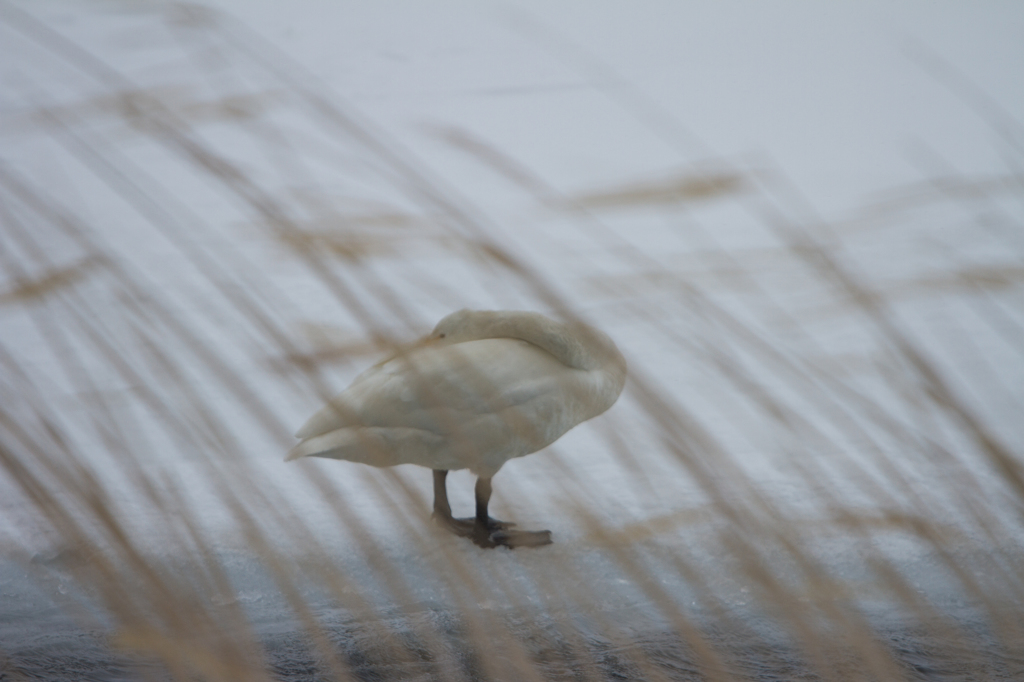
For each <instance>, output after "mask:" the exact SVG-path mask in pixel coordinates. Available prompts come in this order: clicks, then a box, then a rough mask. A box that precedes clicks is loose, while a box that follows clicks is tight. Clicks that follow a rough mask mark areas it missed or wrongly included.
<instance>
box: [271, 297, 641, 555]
mask: <svg viewBox="0 0 1024 682" xmlns="http://www.w3.org/2000/svg"><path fill="white" fill-rule="evenodd" d="M625 380H626V361H625V359H624V358H623V357H622V354H621V353H620V352H619V349H618V348H616V347H615V344H614V343H613V342H612V340H611V339H610V338H608V336H607V335H605V334H604V333H602V332H600V331H598V330H596V329H594V328H592V327H589V326H587V325H585V324H582V323H580V322H573V323H569V324H561V323H558V322H555V321H554V320H550V319H548V318H547V317H544V316H543V315H540V314H538V313H532V312H519V311H482V310H460V311H458V312H455V313H452V314H451V315H448V316H447V317H445V318H444V319H443V320H441V321H440V322H438V324H437V326H436V327H435V328H434V331H433V332H431V333H430V335H429V336H427V337H426V338H424V339H423V340H421V341H420V342H419V343H417V344H416V345H415V346H413V347H412V348H411V349H409V350H407V351H405V352H402V353H400V354H398V355H396V356H394V357H392V358H389V359H387V360H385V361H383V362H381V363H379V364H377V365H375V366H374V367H371V368H370V369H368V370H366V371H365V372H363V373H362V374H360V375H359V376H358V377H356V379H355V380H354V381H353V382H352V385H351V386H349V387H348V388H347V389H346V390H345V391H344V392H342V393H341V394H340V395H338V396H336V397H334V398H332V399H331V401H330V402H329V403H328V404H327V405H326V406H325V407H324V408H323V409H321V410H320V411H319V412H317V413H316V414H315V415H313V416H312V417H311V418H310V419H309V421H307V422H306V423H305V425H304V426H303V427H302V428H301V429H299V431H298V433H296V434H295V435H296V437H297V438H301V439H302V441H301V442H300V443H299V444H298V445H296V446H295V447H294V448H293V449H292V450H291V451H290V452H289V453H288V456H287V459H288V460H293V459H298V458H300V457H330V458H333V459H344V460H349V461H352V462H363V463H365V464H372V465H374V466H380V467H384V466H393V465H396V464H419V465H421V466H425V467H430V468H431V469H433V470H434V518H435V520H437V521H438V522H439V523H440V524H441V525H443V526H444V527H445V528H447V529H448V530H450V531H452V532H454V533H456V534H458V535H461V536H464V537H469V538H472V539H473V541H474V542H475V543H476V544H477V545H479V546H481V547H495V546H497V545H504V546H508V547H518V546H536V545H545V544H549V543H550V542H551V532H550V531H536V532H528V531H512V530H509V526H512V525H514V524H507V523H503V522H501V521H496V520H495V519H492V518H490V516H488V514H487V504H488V501H489V500H490V496H491V478H492V477H493V476H494V475H495V474H496V473H497V472H498V470H499V469H500V468H501V466H502V465H503V464H504V463H505V462H506V461H507V460H509V459H512V458H513V457H522V456H523V455H528V454H530V453H532V452H536V451H538V450H540V449H541V448H544V447H546V446H547V445H550V444H551V443H553V442H555V441H556V440H557V439H558V438H559V437H561V435H562V434H564V433H565V432H566V431H568V430H569V429H571V428H572V427H574V426H576V425H577V424H579V423H581V422H584V421H586V420H588V419H590V418H592V417H596V416H597V415H599V414H601V413H602V412H604V411H605V410H607V409H608V408H609V407H611V406H612V404H613V403H614V402H615V400H616V399H617V398H618V397H619V394H620V393H621V392H622V386H623V384H624V383H625ZM450 469H469V470H470V471H472V472H473V473H475V474H476V475H477V477H478V478H477V483H476V517H475V518H473V519H455V518H452V513H451V507H450V506H449V504H448V496H447V490H446V488H445V477H446V476H447V475H448V471H449V470H450Z"/></svg>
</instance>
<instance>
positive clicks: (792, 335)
mask: <svg viewBox="0 0 1024 682" xmlns="http://www.w3.org/2000/svg"><path fill="white" fill-rule="evenodd" d="M0 19H2V21H3V28H4V30H5V31H6V32H7V35H12V36H14V35H16V36H18V37H19V40H22V41H23V43H24V44H23V45H21V47H19V49H21V50H23V51H24V54H25V55H26V61H25V62H24V63H22V64H20V65H19V67H18V68H21V69H29V66H27V64H29V63H32V64H34V66H33V67H31V68H33V69H39V71H38V73H42V72H43V69H44V68H49V69H53V73H54V74H56V75H55V77H54V80H53V84H52V87H51V84H50V83H49V82H48V81H46V80H45V79H34V78H32V77H31V76H32V74H33V73H36V72H34V71H27V70H26V71H24V72H22V73H21V77H20V78H11V83H12V92H16V93H17V95H16V96H15V95H11V96H10V97H11V98H12V99H13V100H15V101H17V102H18V103H19V105H20V106H18V107H13V108H11V109H10V111H9V112H8V113H5V115H4V120H3V121H0V135H3V136H4V139H5V140H7V141H8V142H10V146H9V152H8V153H6V154H5V155H4V158H3V161H2V162H0V224H2V226H3V227H2V230H0V264H2V265H0V267H2V272H3V278H4V279H3V281H2V282H0V315H2V318H0V324H2V325H3V333H2V335H0V367H2V369H0V395H2V399H0V467H2V471H3V478H2V479H0V483H2V485H3V488H2V490H3V491H4V502H3V505H4V507H3V509H4V514H5V515H6V517H7V518H8V519H9V523H8V524H7V528H6V529H4V531H3V533H4V534H3V535H0V540H2V542H3V555H4V557H5V560H6V561H8V565H17V566H19V567H21V569H22V570H24V571H25V573H26V575H28V576H29V577H30V579H31V580H32V581H33V582H34V583H35V584H36V585H37V586H38V590H39V591H40V593H41V594H44V595H45V596H46V598H47V599H52V600H53V601H55V602H56V603H57V604H59V606H60V608H61V609H62V611H61V612H62V613H64V614H67V615H68V616H69V617H71V618H73V619H74V623H75V624H76V628H77V629H73V630H66V629H65V630H60V629H59V628H57V629H56V630H54V633H55V634H53V635H52V637H51V638H47V637H38V636H37V637H36V638H35V639H32V638H30V637H29V635H30V634H31V633H32V632H34V628H35V627H36V626H34V625H33V618H36V619H37V620H38V621H39V622H40V623H43V624H44V626H43V627H44V629H45V627H49V626H51V625H47V624H54V623H60V622H62V621H60V620H59V619H58V618H56V617H53V616H48V615H46V613H36V612H32V611H31V610H30V609H29V610H27V611H19V610H18V609H20V608H22V606H21V605H22V604H23V601H19V600H18V599H15V598H14V597H16V596H18V595H14V594H13V593H10V594H5V597H7V596H10V597H11V600H10V601H9V604H10V606H8V607H6V608H8V609H10V610H9V611H8V613H9V614H10V615H9V616H2V614H0V628H3V632H4V633H5V635H6V636H7V637H9V638H11V641H7V642H4V643H3V645H2V648H3V649H4V653H5V655H6V656H7V660H6V662H2V663H0V665H2V666H3V667H0V677H4V676H6V677H8V678H10V679H39V678H44V679H114V678H126V677H131V678H147V679H148V678H154V679H164V678H166V677H168V676H169V677H170V678H172V679H181V680H192V679H209V680H232V679H238V680H258V679H392V678H396V679H398V678H400V679H444V680H459V679H516V680H542V679H579V680H598V679H624V678H625V679H645V680H676V679H710V680H731V679H822V680H848V679H850V680H853V679H877V680H895V679H932V678H935V677H940V676H941V677H943V679H981V678H993V679H996V678H1011V677H1014V676H1019V675H1021V674H1024V660H1022V659H1021V656H1020V652H1021V651H1022V650H1024V632H1022V626H1024V622H1022V619H1021V615H1020V614H1021V613H1022V610H1021V609H1022V606H1024V599H1022V596H1024V571H1022V570H1021V566H1022V565H1024V564H1022V563H1021V558H1022V553H1021V546H1020V541H1021V539H1022V537H1024V534H1022V525H1021V520H1022V519H1021V512H1022V506H1021V504H1022V502H1024V476H1022V471H1021V456H1020V448H1021V447H1022V445H1024V443H1022V440H1021V437H1020V435H1021V434H1020V431H1019V427H1018V426H1017V424H1018V415H1019V414H1020V412H1019V410H1020V407H1021V402H1022V400H1024V396H1022V395H1021V389H1020V386H1021V385H1022V384H1021V383H1020V380H1021V379H1022V376H1021V367H1022V366H1024V363H1022V362H1021V360H1022V358H1021V353H1022V351H1024V343H1022V341H1024V334H1022V332H1024V318H1022V315H1021V313H1022V306H1021V292H1020V285H1021V277H1020V272H1021V266H1020V262H1021V255H1022V249H1021V240H1020V239H1019V237H1018V236H1017V235H1018V234H1019V229H1020V224H1021V217H1022V212H1021V208H1022V206H1024V204H1022V201H1021V199H1022V197H1024V186H1022V184H1021V182H1020V176H1019V173H1015V172H1012V171H1010V172H1007V173H1005V174H1004V175H1000V176H997V177H987V178H970V177H956V176H954V175H950V174H949V173H947V172H943V173H941V174H934V177H935V178H937V179H935V180H933V181H930V182H928V183H924V184H922V185H921V186H920V187H911V188H899V189H897V190H894V191H893V192H892V194H891V195H890V196H887V197H883V198H881V199H880V200H879V201H877V202H876V203H873V204H871V205H866V206H865V207H864V209H863V211H862V212H861V213H860V214H859V215H856V216H853V217H852V218H850V220H848V221H845V222H839V223H836V224H830V223H828V222H827V221H825V220H824V219H823V218H821V217H820V216H817V215H815V214H814V212H813V210H812V209H811V208H810V202H809V201H807V200H806V199H805V198H803V197H801V196H800V195H799V193H798V191H797V190H796V189H795V188H794V187H792V186H791V184H790V183H789V182H788V181H787V179H786V177H785V175H784V173H782V172H781V171H780V170H779V169H776V168H773V166H772V164H771V162H770V160H769V159H758V160H757V161H756V163H743V162H740V161H737V160H730V159H717V160H714V162H708V161H707V160H704V161H702V162H701V163H700V164H696V165H694V166H693V167H692V168H688V169H686V170H685V171H684V172H681V173H680V174H678V175H676V176H674V177H668V178H653V179H650V180H648V181H645V182H638V181H629V182H623V184H622V186H618V187H606V188H603V189H601V190H595V191H589V192H582V193H579V194H574V195H572V196H568V195H565V194H564V193H562V192H560V191H559V190H558V189H557V188H555V187H553V186H551V185H549V184H548V183H546V182H545V181H544V180H543V179H542V178H540V177H538V176H537V174H535V173H533V172H532V171H531V169H530V168H529V167H528V166H526V165H525V164H523V163H521V162H519V161H517V160H515V159H514V158H512V157H511V156H509V155H508V154H506V153H505V152H504V151H503V150H499V149H494V148H492V147H491V146H490V145H488V144H487V143H486V142H485V141H482V140H478V139H475V138H473V137H472V136H471V135H470V134H469V133H467V132H465V131H459V130H454V129H451V130H437V131H435V132H436V133H437V138H438V139H439V140H442V141H443V142H444V143H445V144H447V145H448V146H449V147H450V148H451V149H452V150H457V151H459V152H461V153H463V154H466V155H468V157H469V158H470V159H472V160H473V161H474V162H475V163H476V164H478V166H479V169H480V172H481V173H492V174H494V175H495V176H496V177H498V178H502V179H503V181H505V182H507V183H508V185H509V186H510V187H512V188H514V189H515V190H516V191H518V192H519V193H520V195H521V202H522V205H523V206H524V207H525V208H524V213H526V214H527V215H529V216H530V218H529V223H527V224H522V223H517V226H516V233H515V234H512V233H510V231H509V230H508V229H507V228H506V227H505V225H506V224H507V223H508V219H507V218H502V217H501V216H496V215H492V214H490V213H488V211H487V210H486V207H481V206H475V205H473V204H472V203H471V202H469V201H467V200H466V199H465V198H464V197H461V196H460V195H459V194H458V193H456V192H454V191H452V190H451V189H449V188H448V187H447V186H446V185H445V184H444V183H443V182H441V179H439V178H436V177H434V176H432V174H431V173H429V172H426V171H424V170H423V169H422V168H421V167H420V166H419V165H418V164H417V163H416V161H415V158H414V157H413V155H412V154H410V153H409V152H407V151H404V150H402V149H401V148H400V147H399V146H398V145H397V144H396V143H395V141H394V140H391V139H389V138H387V137H386V136H384V135H382V134H381V133H380V132H378V131H376V130H374V129H373V127H372V126H369V125H367V124H366V122H364V121H361V120H359V119H358V117H356V116H354V114H353V113H352V111H351V109H350V108H348V107H346V106H345V105H344V104H343V103H340V102H339V101H337V100H335V99H333V98H331V97H329V96H327V95H326V94H324V93H323V92H322V91H320V90H319V89H318V87H317V84H316V83H314V82H312V81H311V80H310V79H309V78H308V77H306V76H305V75H303V73H302V72H301V70H300V69H299V68H298V67H297V66H295V65H293V64H291V63H290V62H289V61H288V60H287V58H285V57H284V56H282V55H279V54H277V53H276V52H274V51H273V50H272V48H270V47H268V46H266V45H264V44H262V43H261V42H260V41H259V39H258V38H256V37H254V36H252V35H251V34H249V33H247V32H245V30H244V29H243V28H241V27H239V26H238V25H236V24H234V23H232V22H231V21H229V20H227V19H224V18H223V17H220V16H219V15H216V14H214V13H211V12H208V11H205V10H201V9H199V8H195V7H188V6H175V7H174V8H173V9H172V10H171V11H170V12H169V13H161V12H156V11H154V10H146V11H139V12H135V13H112V14H110V15H108V16H106V17H105V18H104V20H103V21H97V25H98V26H105V25H106V24H104V21H105V22H107V23H108V24H109V25H110V26H111V27H112V28H110V30H111V31H112V32H113V34H114V35H115V37H116V36H122V37H123V36H125V35H133V36H134V35H136V33H138V34H139V35H143V36H146V39H147V40H149V41H150V42H151V45H149V46H148V49H151V50H152V51H153V52H154V54H155V56H154V57H152V59H153V61H154V63H155V64H156V65H157V66H159V69H156V68H155V67H146V66H145V63H147V62H145V60H143V62H144V64H143V65H142V66H138V67H137V68H136V69H135V70H133V71H130V70H127V69H123V67H120V66H119V67H114V66H112V65H111V64H110V63H108V62H106V61H104V59H103V58H102V57H101V56H99V54H98V53H97V52H93V51H91V50H90V49H88V48H87V47H84V46H82V45H79V44H77V43H75V42H74V41H72V40H71V39H69V38H67V37H65V36H64V35H63V34H62V33H61V32H59V31H56V30H54V29H52V28H51V27H49V26H48V25H47V24H46V23H45V22H42V21H40V20H38V19H36V18H34V17H33V15H31V14H29V13H26V12H24V11H22V10H20V9H17V8H14V7H12V6H9V5H0ZM13 52H14V50H12V53H13ZM147 54H148V53H147ZM40 63H45V64H46V66H45V67H43V66H39V64H40ZM932 66H933V70H934V69H935V68H938V67H936V66H935V64H932ZM12 72H13V73H17V70H12ZM146 79H149V80H146ZM163 80H166V81H168V82H166V83H165V82H161V81H163ZM151 81H152V82H151ZM58 82H61V83H65V84H67V83H70V85H66V87H65V88H64V89H58V88H57V86H56V83H58ZM957 82H958V83H959V82H960V81H957ZM97 93H99V94H97ZM627 94H628V93H627ZM619 95H620V96H621V95H622V93H621V92H620V93H619ZM629 96H631V97H634V98H638V97H639V95H636V94H635V93H634V94H633V95H629ZM633 103H634V104H636V105H637V108H638V109H644V108H645V107H647V105H646V104H645V103H643V102H638V101H635V99H634V102H633ZM648 109H649V107H648ZM660 120H664V117H663V116H662V117H660ZM998 123H999V125H998V126H996V125H995V122H993V127H994V128H995V127H998V128H999V129H1000V130H1005V127H1006V125H1007V124H1006V122H1005V120H1003V119H1000V120H999V122H998ZM15 140H17V144H15ZM1007 153H1008V154H1016V156H1015V157H1014V158H1015V159H1016V162H1018V163H1019V150H1016V149H1013V148H1009V149H1007ZM47 159H50V160H49V161H47ZM53 159H57V160H56V161H54V160H53ZM62 174H63V176H62ZM951 209H955V211H953V210H951ZM517 219H519V218H517ZM523 244H534V245H535V248H533V249H525V248H524V247H523ZM538 244H539V245H541V248H537V247H536V245H538ZM652 245H653V246H652ZM662 245H667V246H662ZM965 245H966V246H965ZM463 306H471V307H505V308H534V309H541V310H547V311H550V312H551V313H553V314H556V315H561V316H563V317H574V316H581V317H585V318H586V319H588V320H590V321H593V322H595V323H596V324H597V325H598V326H600V327H602V328H604V329H605V330H606V331H608V332H609V333H610V334H611V335H612V336H613V337H614V338H615V339H616V340H617V341H618V342H619V343H620V345H621V346H622V347H623V349H624V350H625V351H626V353H627V355H628V359H629V362H630V368H631V379H630V384H629V385H628V387H627V393H626V394H625V395H624V397H623V399H622V401H621V404H620V405H619V406H617V407H616V408H615V409H614V410H613V411H612V412H611V413H609V414H608V415H606V416H605V417H602V418H601V419H600V420H599V421H597V422H595V423H594V424H593V425H591V426H589V427H587V428H586V429H585V434H584V435H583V436H580V437H579V438H578V439H574V440H572V441H571V445H570V446H566V445H564V443H563V444H556V445H555V446H554V447H553V448H551V450H550V452H548V453H544V454H541V455H538V456H537V457H535V458H531V459H530V460H528V461H529V464H528V465H526V464H524V465H523V466H522V467H520V468H517V469H516V470H515V472H512V471H505V472H503V474H502V477H500V478H499V479H498V495H499V496H500V498H501V499H499V503H501V502H502V500H504V501H507V502H506V503H507V504H508V505H509V507H510V508H511V509H512V510H513V513H514V514H516V515H524V514H529V513H536V514H537V518H538V520H539V519H545V520H548V521H549V522H550V524H551V525H552V527H553V528H554V530H555V538H556V543H558V544H556V545H555V546H554V547H551V548H546V549H542V550H538V551H519V552H515V553H510V552H504V551H497V552H490V553H485V552H481V551H479V550H476V549H475V548H473V547H471V546H469V544H468V543H464V542H459V541H458V540H457V539H454V538H447V537H444V536H443V535H441V534H440V533H439V532H438V531H436V530H434V529H433V528H432V527H431V526H430V524H429V521H428V520H427V509H428V507H429V499H428V498H427V495H428V489H429V475H428V474H427V472H426V471H425V470H421V471H418V472H412V471H408V472H407V471H390V470H387V471H376V470H365V469H360V468H358V467H353V466H347V465H343V464H335V463H328V464H327V465H325V466H323V467H320V466H303V465H292V468H290V469H288V470H285V468H284V467H285V466H286V465H284V464H283V462H281V461H280V460H281V457H282V456H283V453H284V452H285V451H286V450H287V449H288V447H289V446H290V445H291V444H292V443H293V440H292V439H291V437H290V433H291V431H292V430H293V428H294V427H295V426H297V425H298V423H299V422H300V420H301V418H302V417H304V416H305V414H306V413H308V412H309V411H311V409H312V407H315V406H316V405H317V404H318V403H319V402H321V401H323V400H325V399H326V398H328V397H329V396H330V395H331V394H332V393H333V392H334V391H336V390H337V389H338V388H340V387H342V386H343V385H344V381H345V380H346V379H347V378H350V377H351V375H352V372H353V371H355V370H357V369H359V368H360V367H362V366H365V365H367V364H369V363H370V362H372V361H373V359H374V357H376V356H377V355H378V354H381V353H384V352H388V351H393V350H395V349H397V348H399V347H400V346H401V344H402V343H405V342H406V341H408V340H410V339H411V338H414V337H415V336H416V335H417V334H420V333H423V332H424V331H426V330H428V329H429V328H430V327H431V326H432V325H433V323H434V322H435V321H436V319H438V318H439V317H440V316H441V315H443V314H444V313H446V312H448V311H450V310H452V309H456V308H459V307H463ZM570 448H572V449H573V450H574V451H572V452H570V451H568V450H569V449H570ZM584 448H586V449H589V451H590V452H576V451H575V450H580V451H582V450H583V449H584ZM591 459H592V460H593V461H594V462H596V463H598V464H599V465H600V468H601V471H603V472H606V473H601V471H597V472H591V471H588V469H587V466H586V464H587V463H588V462H589V461H591ZM510 468H511V467H510ZM595 468H597V465H596V464H595ZM530 470H532V471H534V472H540V473H534V474H531V473H529V472H530ZM528 476H533V478H527V477H528ZM527 510H530V511H527ZM40 548H43V549H40ZM22 584H23V583H20V582H17V581H16V580H14V579H13V578H10V579H7V582H5V583H2V584H0V585H8V587H5V588H4V589H5V590H8V591H10V590H13V589H14V587H10V586H18V585H22ZM19 598H20V597H19ZM25 599H27V598H25ZM25 603H26V604H28V605H29V606H31V603H30V602H25ZM2 608H4V607H0V610H2ZM25 608H26V609H28V607H27V606H26V607H25ZM18 619H23V620H24V623H25V625H24V633H23V634H24V637H23V638H21V639H17V641H14V639H15V638H14V634H15V633H16V632H17V631H18V630H20V629H21V628H19V625H18V624H17V620H18ZM53 627H55V628H56V626H53ZM78 632H85V633H91V636H98V639H96V640H95V641H96V642H98V643H97V644H96V645H95V647H96V648H94V649H88V651H91V653H82V650H81V649H74V648H72V649H70V650H69V649H68V644H67V642H68V641H78V642H80V641H81V638H80V636H79V635H78V634H75V633H78ZM89 641H93V640H89ZM117 652H119V653H117ZM90 656H91V658H90Z"/></svg>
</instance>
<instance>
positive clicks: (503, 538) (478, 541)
mask: <svg viewBox="0 0 1024 682" xmlns="http://www.w3.org/2000/svg"><path fill="white" fill-rule="evenodd" d="M551 542H552V540H551V531H549V530H496V531H490V532H488V531H486V530H484V531H482V532H480V533H474V535H473V544H475V545H476V546H477V547H483V548H484V549H492V548H494V547H508V548H509V549H515V548H516V547H543V546H544V545H550V544H551Z"/></svg>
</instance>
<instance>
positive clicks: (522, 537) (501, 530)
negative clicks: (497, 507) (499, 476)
mask: <svg viewBox="0 0 1024 682" xmlns="http://www.w3.org/2000/svg"><path fill="white" fill-rule="evenodd" d="M447 474H448V472H447V471H435V472H434V513H433V515H432V516H431V518H432V519H433V520H434V523H436V524H438V525H439V526H441V527H443V528H446V529H447V530H449V531H451V532H452V533H454V534H456V535H458V536H459V537H463V538H469V539H470V540H472V541H473V544H475V545H476V546H477V547H483V548H484V549H492V548H494V547H509V548H515V547H541V546H543V545H550V544H551V531H549V530H538V531H531V530H511V529H512V527H513V526H515V525H516V524H514V523H508V522H506V521H498V520H497V519H492V518H491V517H490V516H489V515H488V514H487V503H488V502H489V500H490V497H491V480H490V479H489V478H480V479H478V480H477V483H476V516H475V517H473V518H465V519H456V518H453V517H452V512H451V507H450V506H449V505H448V493H447V490H446V489H445V477H446V476H447Z"/></svg>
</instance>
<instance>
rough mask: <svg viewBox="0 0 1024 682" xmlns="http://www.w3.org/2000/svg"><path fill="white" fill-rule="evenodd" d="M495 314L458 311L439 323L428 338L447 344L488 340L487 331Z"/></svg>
mask: <svg viewBox="0 0 1024 682" xmlns="http://www.w3.org/2000/svg"><path fill="white" fill-rule="evenodd" d="M494 314H495V313H494V312H492V311H487V310H469V309H468V308H463V309H462V310H457V311H455V312H454V313H451V314H450V315H446V316H445V317H444V318H443V319H442V320H441V321H440V322H438V323H437V326H436V327H434V331H432V332H430V336H429V337H428V338H429V339H430V340H432V341H434V340H436V341H440V342H442V343H445V344H449V343H461V342H463V341H475V340H477V339H481V338H486V337H487V333H486V330H487V328H488V327H489V326H491V325H492V324H493V320H492V319H491V318H493V317H494Z"/></svg>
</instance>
